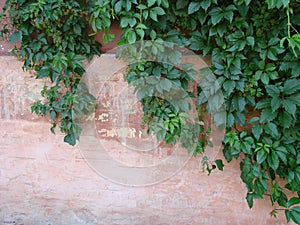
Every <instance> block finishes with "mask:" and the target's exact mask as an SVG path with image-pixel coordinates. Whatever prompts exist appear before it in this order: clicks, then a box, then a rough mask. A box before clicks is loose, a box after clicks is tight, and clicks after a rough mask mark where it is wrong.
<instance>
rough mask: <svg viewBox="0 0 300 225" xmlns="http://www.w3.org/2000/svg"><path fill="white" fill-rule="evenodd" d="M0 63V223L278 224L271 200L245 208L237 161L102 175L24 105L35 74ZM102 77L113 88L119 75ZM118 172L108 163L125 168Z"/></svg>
mask: <svg viewBox="0 0 300 225" xmlns="http://www.w3.org/2000/svg"><path fill="white" fill-rule="evenodd" d="M109 62H110V63H112V62H113V56H112V55H103V56H102V58H101V60H100V61H98V62H97V63H99V64H98V65H102V66H103V65H107V64H108V63H109ZM101 63H102V64H101ZM113 63H118V62H117V61H115V62H113ZM0 68H1V75H0V105H1V108H0V109H1V111H0V118H1V119H0V127H1V129H0V196H1V197H0V221H1V224H12V223H15V224H196V225H198V224H205V225H211V224H220V225H221V224H222V225H223V224H224V225H225V224H261V225H263V224H285V222H284V221H285V220H284V218H283V213H281V212H280V213H279V215H278V217H279V218H278V219H274V218H271V217H270V216H269V212H270V211H271V210H272V207H270V204H269V202H268V201H266V200H258V201H256V202H255V205H254V208H253V209H252V210H250V209H248V207H247V204H246V201H245V194H246V188H245V185H244V184H243V183H242V181H241V180H240V178H239V174H240V171H239V162H238V161H234V162H233V163H231V164H230V165H227V164H226V165H225V168H224V172H218V171H216V172H213V174H211V175H210V176H209V177H208V176H207V175H206V174H205V173H202V172H201V167H200V166H199V165H200V164H199V163H200V162H199V160H200V159H199V158H196V159H195V158H191V159H190V160H189V161H188V162H187V164H186V165H185V166H183V167H182V169H181V170H180V171H179V172H178V173H177V174H176V175H174V176H173V177H171V178H170V179H168V180H166V181H163V182H159V183H158V184H155V185H150V186H142V187H132V185H131V186H130V182H129V183H127V185H120V184H117V183H115V182H114V181H115V180H116V179H105V178H103V176H102V174H101V171H100V173H99V169H100V170H101V168H95V164H94V165H93V164H91V159H90V158H89V159H87V160H85V159H84V157H83V154H84V153H83V152H82V151H81V150H80V147H83V146H80V145H79V146H76V147H73V148H72V147H70V146H68V145H67V144H65V143H63V141H62V137H63V136H62V135H60V134H57V135H52V134H51V133H50V132H49V127H50V125H49V123H48V121H47V119H41V118H37V117H34V116H32V114H31V113H30V111H29V108H30V103H31V102H33V101H34V99H36V97H37V96H38V92H39V89H40V88H41V87H42V86H43V84H44V83H43V81H36V80H35V79H34V78H33V77H32V75H31V74H29V73H26V72H23V71H22V70H21V63H20V62H18V61H17V60H16V59H14V58H12V57H8V56H1V58H0ZM118 76H119V75H116V77H118ZM105 82H106V83H107V82H108V83H109V85H111V86H114V90H117V89H118V87H120V84H122V82H123V81H122V80H120V79H111V80H110V81H107V80H106V81H103V83H105ZM121 86H122V85H121ZM110 90H111V89H110ZM104 96H105V95H104ZM100 114H101V113H99V115H100ZM102 125H104V124H102ZM96 129H98V127H97V128H96ZM102 129H107V127H105V126H104V127H102ZM100 136H101V135H100ZM134 138H135V139H136V140H138V138H139V137H138V135H137V136H135V137H134ZM128 140H129V139H128ZM130 140H134V139H130ZM104 141H105V140H104ZM138 141H140V140H138ZM85 143H87V142H85ZM103 143H105V149H106V150H107V151H110V153H111V154H113V156H115V157H119V159H121V160H123V161H124V160H125V161H126V162H130V161H131V160H134V157H135V155H134V153H132V154H129V153H130V151H128V149H127V150H126V148H125V147H126V146H125V147H124V145H122V144H120V139H118V138H112V139H107V140H106V142H103ZM83 148H85V147H83ZM85 149H86V148H85ZM160 150H163V148H161V149H160ZM124 151H127V154H125V155H124ZM217 151H218V155H217V157H219V158H220V157H222V153H221V151H219V150H217ZM128 152H129V153H128ZM162 154H163V152H162ZM165 154H166V153H165ZM168 154H171V153H168ZM154 156H155V155H154ZM154 156H153V157H154ZM126 157H127V158H126ZM162 157H165V156H162ZM98 163H101V162H98ZM102 163H103V164H105V162H102ZM165 169H166V168H165ZM122 172H123V171H122V168H115V170H114V171H112V173H115V174H121V176H125V177H126V176H128V174H123V175H122ZM161 173H164V171H161ZM134 174H136V173H135V172H134ZM139 176H141V177H143V174H139ZM108 178H109V177H108ZM117 179H118V177H117ZM123 183H124V182H123Z"/></svg>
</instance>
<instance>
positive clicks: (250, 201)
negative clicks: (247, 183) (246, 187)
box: [246, 193, 253, 209]
mask: <svg viewBox="0 0 300 225" xmlns="http://www.w3.org/2000/svg"><path fill="white" fill-rule="evenodd" d="M246 200H247V203H248V206H249V208H250V209H251V208H252V207H253V195H252V194H251V193H247V197H246Z"/></svg>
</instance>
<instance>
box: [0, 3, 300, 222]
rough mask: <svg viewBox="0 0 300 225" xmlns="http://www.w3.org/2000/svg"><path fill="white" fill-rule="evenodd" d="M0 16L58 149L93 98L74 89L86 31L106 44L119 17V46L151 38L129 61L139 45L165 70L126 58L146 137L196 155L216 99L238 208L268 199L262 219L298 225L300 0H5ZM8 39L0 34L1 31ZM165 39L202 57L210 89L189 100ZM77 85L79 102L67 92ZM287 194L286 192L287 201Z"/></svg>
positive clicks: (91, 45) (185, 68)
mask: <svg viewBox="0 0 300 225" xmlns="http://www.w3.org/2000/svg"><path fill="white" fill-rule="evenodd" d="M6 12H9V16H10V17H11V21H12V24H13V26H14V28H15V29H16V31H15V32H13V33H12V34H11V35H10V38H9V39H10V41H11V42H12V43H15V42H16V41H20V42H21V45H20V47H18V48H16V49H15V51H14V52H15V54H16V55H17V56H18V57H20V59H21V60H23V61H24V68H25V69H33V70H34V71H36V76H37V78H38V79H41V78H49V79H50V80H51V82H52V85H51V86H49V87H48V86H45V88H44V89H43V91H42V96H43V97H44V99H45V100H43V101H38V102H36V103H35V104H34V105H33V106H32V111H34V112H35V113H37V114H41V115H47V114H49V115H50V118H51V119H52V121H53V127H55V126H56V125H57V124H59V126H60V129H61V131H62V132H64V133H66V137H65V141H66V142H69V143H70V144H75V142H76V139H78V138H79V134H80V124H79V123H78V121H76V120H75V119H74V114H76V115H78V116H80V115H81V114H82V113H88V112H89V110H90V109H91V108H93V107H94V105H93V99H94V98H93V96H91V95H89V94H88V90H86V87H84V86H82V85H80V86H79V85H78V84H79V80H80V78H81V76H82V75H83V73H84V67H83V64H82V60H83V59H90V58H91V57H92V56H93V55H94V54H99V43H97V42H96V41H95V40H94V39H93V35H94V33H96V32H97V31H98V30H104V31H105V34H104V37H103V39H104V41H109V40H111V39H112V38H113V35H112V34H110V33H109V27H110V24H111V21H112V20H118V21H119V23H120V27H121V29H122V30H123V33H122V37H121V39H120V41H119V43H120V45H121V44H134V43H136V41H143V40H151V41H153V42H152V44H151V45H149V46H147V45H146V46H143V48H140V49H139V50H138V52H139V53H141V54H136V57H140V58H143V57H141V55H143V54H145V51H144V49H145V48H144V47H146V49H147V51H146V52H149V51H150V52H152V53H153V54H154V55H162V56H163V57H166V58H167V60H168V62H170V63H171V64H172V65H173V66H170V63H164V62H165V61H164V60H163V59H160V60H156V61H153V60H152V61H147V60H144V61H143V60H140V58H136V59H135V62H136V63H132V64H131V65H130V66H129V67H128V69H127V72H128V73H127V75H126V80H127V81H128V83H129V84H130V85H133V86H135V87H136V93H137V96H138V98H139V99H140V101H141V103H142V105H143V110H144V117H143V124H144V125H145V126H147V128H148V131H149V133H151V132H154V133H155V134H156V136H157V138H158V139H160V140H165V141H166V142H167V143H176V142H177V141H181V142H182V144H183V145H184V146H185V147H186V148H187V149H188V150H189V151H192V152H193V153H194V154H195V155H197V154H198V153H202V152H203V151H204V148H205V146H206V145H207V144H210V143H209V141H208V140H207V139H206V137H207V135H208V134H209V133H210V132H211V130H210V129H209V128H207V127H206V128H205V129H204V127H205V126H204V124H203V121H202V114H201V112H202V109H203V107H207V110H208V112H210V113H212V112H214V111H222V110H223V108H220V107H221V106H220V105H218V104H217V105H213V106H212V105H211V104H209V103H210V102H211V98H212V99H214V100H215V99H217V98H218V96H219V94H218V93H220V92H221V93H222V94H223V96H224V100H225V105H226V113H227V121H226V135H225V137H224V139H223V143H224V150H223V152H224V156H225V158H226V160H227V161H228V162H230V161H232V160H233V159H234V158H236V159H237V158H240V159H241V163H240V168H241V178H242V180H243V181H244V182H245V184H246V186H247V189H248V194H247V197H246V199H247V202H248V205H249V206H250V207H252V205H253V199H259V198H263V196H269V197H270V200H271V203H272V204H273V205H274V206H275V208H274V211H272V213H271V214H272V215H274V216H276V213H277V211H278V210H284V211H285V215H286V218H287V220H288V221H289V220H290V219H292V220H293V221H294V222H296V223H298V224H300V206H298V204H299V203H300V130H299V129H300V126H299V125H300V124H299V117H300V109H299V106H300V78H299V76H300V70H299V68H300V60H299V54H300V34H299V33H298V31H299V30H300V16H299V15H300V1H298V0H275V1H270V0H266V1H253V0H232V1H217V0H202V1H197V0H195V1H188V0H181V1H171V0H148V1H144V0H112V1H106V0H99V1H63V0H41V1H25V0H8V1H7V2H6V6H5V7H4V14H5V13H6ZM4 14H3V15H2V16H4ZM88 27H90V29H88ZM7 32H8V30H7V29H5V27H4V29H3V30H2V34H5V33H7ZM163 42H164V43H173V44H175V45H177V46H181V47H185V48H189V49H191V50H193V51H194V52H195V53H197V54H202V55H210V56H211V59H212V66H211V69H212V71H213V75H214V77H216V79H209V76H208V79H204V82H207V83H209V87H214V88H213V89H212V88H209V89H206V88H205V87H208V86H205V85H204V86H203V85H202V86H201V84H200V85H199V87H198V92H197V93H192V92H190V91H189V90H190V89H189V88H190V85H191V84H192V83H193V82H194V81H195V76H197V74H198V73H197V72H195V71H194V70H193V69H192V68H191V65H187V64H180V58H181V57H182V53H181V52H180V51H179V50H178V51H177V50H174V51H170V52H168V54H166V53H165V49H166V46H164V45H163V44H162V43H163ZM167 47H168V48H169V47H172V46H167ZM141 49H143V50H141ZM127 50H128V49H127ZM135 50H136V49H135ZM124 54H125V55H126V53H124ZM138 59H139V60H138ZM175 65H176V66H175ZM78 88H81V89H82V90H83V91H84V92H85V93H86V94H85V95H81V96H79V97H78V96H76V90H77V89H78ZM178 90H184V93H185V94H180V96H181V97H180V98H178V99H176V104H175V103H174V102H171V103H172V104H170V102H169V101H167V100H166V99H163V98H162V96H165V95H166V94H167V93H173V94H172V95H174V93H175V95H176V93H177V94H178V93H179V92H178ZM207 92H209V93H210V94H207ZM153 93H157V94H153ZM195 94H196V95H197V96H194V95H195ZM82 96H84V97H82ZM190 98H197V100H198V101H197V102H198V104H197V105H196V106H195V108H196V110H197V111H198V112H199V117H198V118H197V119H198V122H197V123H194V124H193V123H191V122H190V121H189V117H188V115H187V112H188V111H189V110H190V108H191V107H192V106H191V104H190V103H189V102H188V99H190ZM78 102H79V103H80V104H78ZM213 102H215V101H213ZM75 103H76V104H75ZM75 105H76V107H73V106H75ZM215 116H218V115H215ZM216 121H217V120H216ZM223 124H224V121H221V122H220V121H219V124H218V125H223ZM52 130H53V129H52ZM216 166H217V167H218V168H219V169H222V168H223V164H222V162H220V161H219V160H218V161H216V162H214V163H213V164H212V165H209V166H208V167H207V169H208V170H209V172H210V171H211V169H213V168H215V167H216ZM290 192H292V193H294V195H293V197H290V198H288V196H287V195H288V193H290ZM289 196H291V195H289Z"/></svg>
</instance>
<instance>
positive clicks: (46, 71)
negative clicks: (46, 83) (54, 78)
mask: <svg viewBox="0 0 300 225" xmlns="http://www.w3.org/2000/svg"><path fill="white" fill-rule="evenodd" d="M50 73H51V71H50V68H49V67H48V66H44V67H42V68H41V69H40V70H39V71H37V77H36V78H37V79H42V78H44V77H48V76H50Z"/></svg>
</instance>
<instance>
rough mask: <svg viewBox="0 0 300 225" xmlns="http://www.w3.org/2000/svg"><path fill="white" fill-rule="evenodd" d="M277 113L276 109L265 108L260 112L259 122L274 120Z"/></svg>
mask: <svg viewBox="0 0 300 225" xmlns="http://www.w3.org/2000/svg"><path fill="white" fill-rule="evenodd" d="M277 115H278V111H275V112H272V109H271V108H266V109H263V110H262V112H261V114H260V122H261V123H265V122H270V121H272V120H274V119H275V118H276V117H277Z"/></svg>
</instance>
